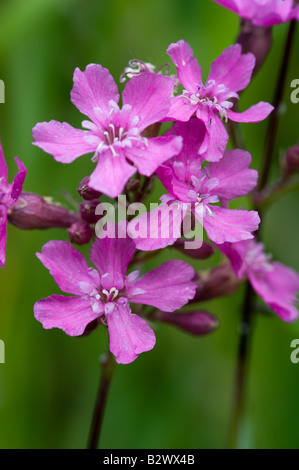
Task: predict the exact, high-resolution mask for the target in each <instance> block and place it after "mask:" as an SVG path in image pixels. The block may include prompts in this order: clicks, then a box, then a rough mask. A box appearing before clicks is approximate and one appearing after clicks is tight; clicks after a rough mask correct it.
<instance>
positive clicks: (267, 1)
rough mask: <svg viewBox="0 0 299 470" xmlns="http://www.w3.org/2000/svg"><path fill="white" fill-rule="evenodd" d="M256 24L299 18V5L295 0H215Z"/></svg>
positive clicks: (270, 24)
mask: <svg viewBox="0 0 299 470" xmlns="http://www.w3.org/2000/svg"><path fill="white" fill-rule="evenodd" d="M213 1H214V2H216V3H219V4H220V5H222V6H224V7H226V8H228V9H229V10H232V11H233V12H234V13H237V15H239V16H241V17H242V18H246V19H248V20H250V21H251V22H252V23H253V24H254V25H256V26H273V25H275V24H279V23H285V22H286V21H290V20H292V19H297V20H299V5H297V6H295V2H294V0H213Z"/></svg>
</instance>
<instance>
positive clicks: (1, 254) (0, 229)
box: [0, 204, 7, 268]
mask: <svg viewBox="0 0 299 470" xmlns="http://www.w3.org/2000/svg"><path fill="white" fill-rule="evenodd" d="M6 236H7V209H6V207H5V206H4V205H1V204H0V268H3V267H4V265H5V248H6Z"/></svg>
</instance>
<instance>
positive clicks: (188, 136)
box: [129, 118, 260, 250]
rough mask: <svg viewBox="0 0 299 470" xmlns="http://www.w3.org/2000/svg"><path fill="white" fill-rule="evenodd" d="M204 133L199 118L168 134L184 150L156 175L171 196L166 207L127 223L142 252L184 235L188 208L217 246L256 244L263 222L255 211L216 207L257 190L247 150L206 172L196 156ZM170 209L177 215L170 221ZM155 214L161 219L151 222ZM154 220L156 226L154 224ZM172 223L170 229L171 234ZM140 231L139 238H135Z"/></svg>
mask: <svg viewBox="0 0 299 470" xmlns="http://www.w3.org/2000/svg"><path fill="white" fill-rule="evenodd" d="M205 132H206V129H205V125H204V123H203V122H202V121H200V120H198V119H196V118H192V119H191V120H190V121H188V122H187V123H183V122H177V123H176V124H174V125H173V126H172V128H171V129H170V130H169V133H171V134H174V135H181V136H182V137H183V142H184V143H183V148H182V151H181V152H180V154H179V155H178V156H176V157H174V158H173V159H171V160H170V161H168V162H166V163H165V164H164V165H162V166H161V167H160V168H159V169H158V171H157V174H158V177H159V178H160V180H161V181H162V183H163V185H164V187H165V188H166V189H167V190H168V191H169V194H167V195H164V196H162V197H161V201H162V204H160V206H159V207H157V208H156V209H154V210H153V211H151V212H149V213H146V214H142V215H141V216H140V217H138V218H137V219H133V220H132V221H131V222H130V223H129V233H130V234H131V235H132V236H134V238H135V243H136V245H137V247H138V248H139V249H141V250H155V249H158V248H162V247H164V246H167V245H170V244H173V243H174V242H175V240H176V239H177V238H178V236H179V235H180V233H181V230H180V228H181V224H182V222H183V219H184V217H185V216H186V215H187V213H188V211H189V210H190V208H191V211H192V213H193V214H194V216H195V218H197V219H198V221H199V222H200V223H202V225H203V227H204V228H205V230H206V233H207V235H208V237H209V239H210V240H212V241H213V242H215V243H220V244H221V243H224V242H228V241H229V242H233V243H234V242H237V241H240V240H245V239H249V238H253V235H252V233H251V232H253V231H255V230H257V229H258V225H259V222H260V218H259V215H258V213H257V212H256V211H247V210H237V209H228V208H226V207H219V206H217V205H214V204H215V203H218V202H219V201H220V202H223V203H224V204H226V201H230V200H232V199H235V198H237V197H241V196H245V195H246V194H248V193H249V192H250V191H251V190H252V189H253V188H254V187H255V186H256V183H257V177H258V173H257V171H256V170H252V169H249V168H248V167H249V165H250V162H251V156H250V154H249V153H248V152H246V151H244V150H238V149H237V150H228V151H226V152H225V154H224V156H223V158H222V159H221V160H220V161H219V162H213V163H209V164H208V165H206V166H203V158H201V156H200V155H199V153H198V151H199V148H200V147H201V146H202V142H203V141H204V138H205ZM170 207H171V209H173V211H172V218H171V219H170V217H169V208H170ZM175 207H177V210H175ZM154 212H156V213H159V214H160V215H159V217H153V214H152V213H154ZM156 220H158V221H159V222H158V225H157V224H155V223H152V222H153V221H154V222H155V221H156ZM169 221H170V222H171V224H172V225H171V227H170V229H169V226H168V225H169ZM165 224H166V225H167V226H165ZM136 227H138V233H139V234H140V236H137V235H138V233H137V231H136ZM143 227H144V229H143ZM168 234H169V235H170V236H168Z"/></svg>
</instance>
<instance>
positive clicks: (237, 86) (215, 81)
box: [167, 40, 273, 161]
mask: <svg viewBox="0 0 299 470" xmlns="http://www.w3.org/2000/svg"><path fill="white" fill-rule="evenodd" d="M167 52H168V54H169V56H170V57H171V59H172V61H173V62H174V64H175V66H176V69H177V74H178V78H179V80H180V82H181V84H182V85H183V87H184V90H183V93H182V94H180V95H177V96H175V97H174V98H172V105H171V108H170V111H169V113H168V119H171V120H177V121H188V120H189V119H190V117H191V116H193V115H196V116H197V117H198V118H199V119H202V120H203V121H204V122H205V123H206V127H207V131H208V134H207V136H206V138H205V141H204V142H203V145H202V148H201V149H200V151H201V154H202V156H203V157H204V158H205V159H206V160H208V161H218V160H220V159H221V158H222V155H223V152H224V151H225V148H226V145H227V142H228V133H227V131H226V129H225V125H224V124H223V122H222V121H223V120H224V121H227V120H228V119H230V120H232V121H236V122H259V121H262V120H263V119H265V118H266V117H267V116H268V115H269V114H270V113H271V111H272V110H273V106H271V105H270V104H269V103H265V102H263V101H261V102H259V103H258V104H256V105H254V106H251V107H250V108H249V109H247V110H246V111H243V112H242V113H239V112H235V111H233V110H232V109H231V108H232V107H233V102H232V101H231V100H232V99H239V95H238V93H237V92H238V91H241V90H243V89H244V88H246V87H247V86H248V84H249V82H250V79H251V75H252V71H253V69H254V65H255V57H254V55H253V54H251V53H247V54H242V50H241V46H240V45H239V44H235V45H233V46H230V47H228V48H227V49H225V50H224V51H223V52H222V54H221V55H220V57H218V59H216V60H215V61H214V62H213V63H212V65H211V70H210V74H209V76H208V79H207V82H206V84H205V85H204V84H203V82H202V78H201V68H200V66H199V64H198V62H197V60H196V59H195V58H194V57H193V51H192V49H191V48H190V46H189V44H188V43H187V42H186V41H184V40H180V41H178V42H177V43H174V44H170V46H169V47H168V49H167Z"/></svg>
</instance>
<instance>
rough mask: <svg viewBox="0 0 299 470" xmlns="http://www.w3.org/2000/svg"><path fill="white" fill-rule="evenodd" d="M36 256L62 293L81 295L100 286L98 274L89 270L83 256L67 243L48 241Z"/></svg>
mask: <svg viewBox="0 0 299 470" xmlns="http://www.w3.org/2000/svg"><path fill="white" fill-rule="evenodd" d="M36 256H37V257H38V259H39V260H40V261H41V262H42V263H43V265H44V266H45V267H46V268H47V269H49V271H50V274H51V275H52V276H53V278H54V280H55V282H56V284H58V286H59V287H60V289H61V290H62V291H63V292H67V293H68V294H75V295H83V291H84V292H85V293H86V292H87V291H88V290H90V292H91V291H92V290H93V289H96V288H97V287H98V286H99V284H100V279H99V275H98V273H97V272H96V271H95V270H94V269H92V268H89V266H88V264H87V262H86V260H85V258H84V257H83V255H82V254H81V253H80V252H79V251H78V250H75V248H73V247H72V245H71V244H70V243H69V242H65V241H56V240H53V241H50V242H48V243H46V244H45V245H44V246H43V248H42V253H36ZM83 286H84V290H82V289H83Z"/></svg>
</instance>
